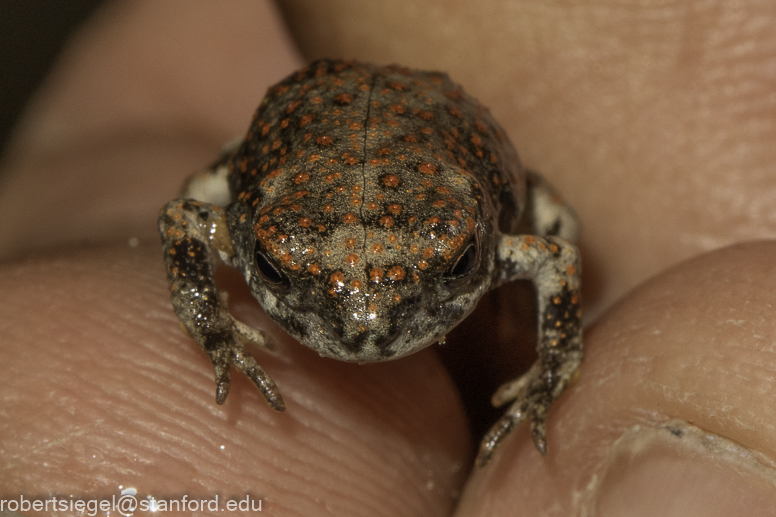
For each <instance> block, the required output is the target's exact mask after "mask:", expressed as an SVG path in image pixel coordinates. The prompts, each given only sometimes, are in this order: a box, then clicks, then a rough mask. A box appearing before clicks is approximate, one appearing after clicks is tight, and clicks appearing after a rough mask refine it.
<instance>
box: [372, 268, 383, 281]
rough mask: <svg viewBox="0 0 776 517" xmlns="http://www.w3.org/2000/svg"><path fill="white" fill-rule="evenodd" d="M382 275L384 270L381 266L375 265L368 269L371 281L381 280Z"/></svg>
mask: <svg viewBox="0 0 776 517" xmlns="http://www.w3.org/2000/svg"><path fill="white" fill-rule="evenodd" d="M384 275H385V271H383V268H381V267H376V268H373V269H370V270H369V280H371V281H372V282H382V280H383V276H384Z"/></svg>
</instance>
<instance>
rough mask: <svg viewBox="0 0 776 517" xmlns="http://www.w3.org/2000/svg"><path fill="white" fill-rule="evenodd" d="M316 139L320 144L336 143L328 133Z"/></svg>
mask: <svg viewBox="0 0 776 517" xmlns="http://www.w3.org/2000/svg"><path fill="white" fill-rule="evenodd" d="M315 141H316V142H317V143H318V145H323V146H327V145H331V144H333V143H334V139H333V138H332V137H330V136H327V135H323V136H319V137H318V138H316V139H315Z"/></svg>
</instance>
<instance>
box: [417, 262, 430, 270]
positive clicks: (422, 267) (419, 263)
mask: <svg viewBox="0 0 776 517" xmlns="http://www.w3.org/2000/svg"><path fill="white" fill-rule="evenodd" d="M427 267H428V262H426V261H425V260H420V261H418V268H419V269H426V268H427Z"/></svg>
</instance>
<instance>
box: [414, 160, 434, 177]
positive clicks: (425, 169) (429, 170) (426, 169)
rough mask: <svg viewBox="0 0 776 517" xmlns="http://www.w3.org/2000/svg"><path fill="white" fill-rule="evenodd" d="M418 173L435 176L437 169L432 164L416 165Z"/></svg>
mask: <svg viewBox="0 0 776 517" xmlns="http://www.w3.org/2000/svg"><path fill="white" fill-rule="evenodd" d="M418 171H420V172H422V173H423V174H435V173H436V171H437V167H436V165H434V164H433V163H428V162H423V163H421V164H420V165H418Z"/></svg>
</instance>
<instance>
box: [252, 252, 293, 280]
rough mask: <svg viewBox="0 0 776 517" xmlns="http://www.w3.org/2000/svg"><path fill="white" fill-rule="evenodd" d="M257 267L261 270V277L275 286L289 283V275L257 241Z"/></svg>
mask: <svg viewBox="0 0 776 517" xmlns="http://www.w3.org/2000/svg"><path fill="white" fill-rule="evenodd" d="M254 255H255V260H256V269H258V270H259V274H260V275H261V278H262V279H264V281H265V282H267V283H268V284H270V285H271V286H274V287H283V286H287V285H288V283H289V282H288V277H287V276H286V275H285V274H284V273H283V272H282V271H281V270H280V268H278V267H277V266H275V265H274V264H273V263H272V261H271V260H270V259H269V257H268V256H267V254H266V252H265V251H264V250H263V249H262V247H261V244H259V243H258V242H257V243H256V251H255V254H254Z"/></svg>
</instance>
